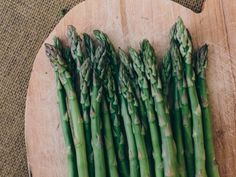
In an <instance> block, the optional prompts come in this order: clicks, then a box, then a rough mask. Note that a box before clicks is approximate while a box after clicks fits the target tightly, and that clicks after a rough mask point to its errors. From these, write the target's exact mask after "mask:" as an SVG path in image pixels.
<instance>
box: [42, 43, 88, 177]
mask: <svg viewBox="0 0 236 177" xmlns="http://www.w3.org/2000/svg"><path fill="white" fill-rule="evenodd" d="M45 47H46V55H47V56H48V58H49V60H50V62H51V63H52V66H53V68H54V69H55V70H56V71H57V72H58V74H59V79H60V82H61V84H62V85H63V87H64V89H65V92H66V95H67V97H68V104H69V110H70V112H71V118H72V124H73V132H74V145H75V151H76V160H77V169H78V174H79V176H83V177H89V175H88V164H87V157H86V143H85V134H84V124H83V119H82V116H81V112H80V108H79V104H78V100H77V98H76V93H75V90H74V88H73V85H72V79H71V75H70V74H69V72H68V71H67V66H66V64H65V61H64V59H63V58H62V57H61V54H60V52H59V51H58V50H57V49H56V48H55V47H53V46H52V45H50V44H45Z"/></svg>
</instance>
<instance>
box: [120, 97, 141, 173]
mask: <svg viewBox="0 0 236 177" xmlns="http://www.w3.org/2000/svg"><path fill="white" fill-rule="evenodd" d="M121 115H122V117H123V121H124V126H125V132H126V136H127V142H128V151H129V171H130V174H129V176H130V177H138V176H139V163H138V153H137V148H136V144H135V138H134V134H133V130H132V123H131V118H130V116H129V113H128V108H127V103H126V100H125V98H124V97H123V96H122V95H121Z"/></svg>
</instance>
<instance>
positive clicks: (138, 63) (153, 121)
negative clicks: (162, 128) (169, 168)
mask: <svg viewBox="0 0 236 177" xmlns="http://www.w3.org/2000/svg"><path fill="white" fill-rule="evenodd" d="M129 54H130V56H131V58H132V61H133V67H134V70H135V72H136V74H137V76H138V84H139V87H140V88H141V98H142V100H143V102H144V104H145V107H146V110H147V116H148V123H149V127H150V132H151V144H152V147H153V159H154V161H155V176H156V177H162V176H163V175H164V173H163V164H162V158H161V145H160V135H159V129H158V128H159V127H158V122H157V118H156V113H155V108H154V103H153V98H152V95H151V93H150V91H149V85H148V80H147V78H146V76H145V71H144V64H143V61H142V59H141V57H140V56H139V55H138V53H137V52H136V51H135V50H134V49H133V48H129ZM149 146H150V145H149Z"/></svg>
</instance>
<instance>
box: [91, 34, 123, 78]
mask: <svg viewBox="0 0 236 177" xmlns="http://www.w3.org/2000/svg"><path fill="white" fill-rule="evenodd" d="M93 33H94V35H95V37H96V39H97V40H98V41H99V42H100V43H101V44H103V45H104V46H105V48H106V50H107V55H108V58H109V59H110V63H111V69H112V73H113V76H114V77H115V80H116V82H117V81H118V69H119V62H118V59H117V54H116V50H115V48H114V46H113V44H112V42H111V40H110V39H109V37H108V36H107V34H105V33H103V32H102V31H100V30H94V31H93Z"/></svg>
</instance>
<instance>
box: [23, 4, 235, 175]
mask: <svg viewBox="0 0 236 177" xmlns="http://www.w3.org/2000/svg"><path fill="white" fill-rule="evenodd" d="M235 9H236V1H229V0H228V1H223V0H211V1H207V2H206V4H205V8H204V11H203V12H202V13H201V14H194V13H193V12H192V11H190V10H188V9H186V8H184V7H182V6H180V5H178V4H176V3H173V2H171V1H166V0H145V1H143V0H96V1H93V0H87V1H85V2H83V3H81V4H79V5H77V6H76V7H74V8H73V9H72V10H71V11H70V12H69V13H68V14H67V15H66V16H65V17H64V18H63V19H62V20H61V21H60V23H59V24H58V25H57V26H56V27H55V29H54V30H53V32H52V33H51V34H50V35H49V37H48V38H47V39H46V42H49V43H52V37H53V36H54V35H57V36H59V37H60V38H62V39H63V40H64V41H66V36H65V31H66V27H67V25H69V24H72V25H74V26H76V28H77V29H78V31H79V32H80V33H81V32H88V33H91V32H92V30H93V29H96V28H97V29H101V30H103V31H104V32H106V33H107V34H108V35H109V36H110V37H111V40H112V41H113V42H114V44H115V46H116V47H122V48H124V49H127V47H128V46H134V47H136V48H137V47H138V46H139V42H140V41H141V40H142V39H143V38H148V39H149V40H150V41H151V42H152V44H153V45H154V47H155V49H156V51H157V55H158V56H159V58H161V56H163V53H164V52H165V50H166V49H167V48H168V43H169V39H168V34H169V29H170V28H171V26H172V24H173V23H174V22H175V21H176V18H177V17H178V16H181V17H182V18H183V20H184V22H185V24H186V26H187V27H188V28H189V30H190V32H191V34H192V36H193V42H194V45H195V47H199V46H200V45H202V44H204V43H205V42H206V43H208V44H209V67H208V71H207V77H208V87H209V94H210V102H211V108H212V112H213V119H214V120H213V122H214V135H215V137H214V139H215V147H216V153H217V154H216V156H217V162H218V163H219V166H220V173H221V176H222V177H235V176H236V148H235V147H236V57H235V55H236V37H235V32H236V11H235ZM55 91H56V88H55V79H54V75H53V70H52V68H51V66H50V63H49V62H48V60H47V58H46V56H45V53H44V46H42V47H41V49H40V50H39V53H38V55H37V57H36V59H35V62H34V67H33V71H32V75H31V79H30V83H29V88H28V95H27V102H26V113H25V136H26V145H27V156H28V161H29V165H30V168H31V170H32V173H33V176H34V177H45V176H50V177H54V176H55V177H64V176H66V164H65V163H66V161H65V147H64V144H63V138H62V132H61V127H60V125H59V118H58V110H57V104H56V92H55Z"/></svg>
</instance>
